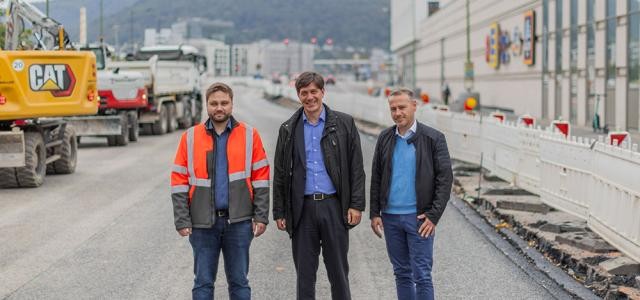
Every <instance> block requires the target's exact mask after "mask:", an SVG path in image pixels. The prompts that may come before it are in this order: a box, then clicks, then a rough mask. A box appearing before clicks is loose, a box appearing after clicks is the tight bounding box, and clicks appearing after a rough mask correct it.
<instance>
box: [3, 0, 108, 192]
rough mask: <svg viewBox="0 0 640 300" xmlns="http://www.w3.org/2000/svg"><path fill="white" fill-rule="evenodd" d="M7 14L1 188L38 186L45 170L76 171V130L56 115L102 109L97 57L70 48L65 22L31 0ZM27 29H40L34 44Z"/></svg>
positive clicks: (19, 3) (12, 3) (13, 6)
mask: <svg viewBox="0 0 640 300" xmlns="http://www.w3.org/2000/svg"><path fill="white" fill-rule="evenodd" d="M7 12H8V14H7V26H6V28H7V31H6V38H5V45H4V47H3V48H2V49H0V188H11V187H37V186H40V185H42V183H43V182H44V177H45V174H52V173H54V174H69V173H73V172H74V171H75V168H76V163H77V141H76V136H75V133H74V131H73V129H72V128H71V127H70V126H67V125H68V124H67V123H66V122H65V121H64V120H60V119H57V118H58V117H64V116H78V115H93V114H96V112H97V111H98V104H99V101H98V90H97V76H96V58H95V55H94V54H93V53H91V52H78V51H75V50H73V49H71V47H70V46H71V43H70V41H69V38H68V35H67V34H66V32H65V31H64V28H63V27H62V25H60V24H59V23H57V22H55V21H54V20H52V19H50V18H47V17H46V16H44V15H43V14H42V13H41V12H40V11H39V10H38V9H37V8H35V7H33V6H32V5H30V4H29V3H26V2H22V1H18V0H11V1H10V2H9V6H8V11H7ZM26 26H31V28H25V27H26ZM25 32H26V33H29V32H33V33H36V34H34V35H33V38H35V42H33V41H25V40H23V39H22V38H21V37H24V36H25V34H24V33H25ZM51 118H53V119H51Z"/></svg>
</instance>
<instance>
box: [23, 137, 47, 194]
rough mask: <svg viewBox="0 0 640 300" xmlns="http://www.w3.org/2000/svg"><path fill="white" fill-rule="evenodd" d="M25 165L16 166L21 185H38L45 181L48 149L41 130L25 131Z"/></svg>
mask: <svg viewBox="0 0 640 300" xmlns="http://www.w3.org/2000/svg"><path fill="white" fill-rule="evenodd" d="M24 148H25V149H24V150H25V166H24V167H19V168H16V171H17V172H16V173H17V176H16V177H17V179H18V185H19V186H21V187H38V186H40V185H42V183H43V182H44V175H45V172H46V171H47V167H46V164H45V162H46V159H47V154H46V149H45V147H44V140H43V138H42V135H41V134H40V133H39V132H31V131H27V132H25V133H24Z"/></svg>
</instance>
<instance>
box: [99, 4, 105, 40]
mask: <svg viewBox="0 0 640 300" xmlns="http://www.w3.org/2000/svg"><path fill="white" fill-rule="evenodd" d="M102 2H103V0H100V43H101V44H102V43H104V18H103V16H104V6H103V3H102Z"/></svg>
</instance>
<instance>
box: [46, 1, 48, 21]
mask: <svg viewBox="0 0 640 300" xmlns="http://www.w3.org/2000/svg"><path fill="white" fill-rule="evenodd" d="M46 3H47V9H46V10H47V18H48V17H49V0H47V1H46Z"/></svg>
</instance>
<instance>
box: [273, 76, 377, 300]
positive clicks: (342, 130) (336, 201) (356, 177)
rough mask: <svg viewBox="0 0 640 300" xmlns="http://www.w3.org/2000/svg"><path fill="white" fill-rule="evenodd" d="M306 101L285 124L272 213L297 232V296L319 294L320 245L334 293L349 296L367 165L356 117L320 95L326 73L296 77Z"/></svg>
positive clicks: (280, 226) (293, 235)
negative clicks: (353, 235)
mask: <svg viewBox="0 0 640 300" xmlns="http://www.w3.org/2000/svg"><path fill="white" fill-rule="evenodd" d="M296 91H297V93H298V98H299V99H300V102H301V103H302V108H300V109H298V110H297V111H296V112H295V113H294V114H293V116H292V117H291V118H290V119H289V120H287V121H286V122H284V123H283V124H282V126H280V132H279V136H278V143H277V146H276V154H275V162H274V170H275V171H274V180H273V217H274V220H276V223H277V226H278V229H280V230H286V231H287V232H288V233H289V236H290V237H291V238H292V250H293V261H294V264H295V266H296V274H297V292H296V294H297V298H298V299H315V282H316V271H317V269H318V256H319V254H320V249H321V248H322V254H323V257H324V261H325V265H326V268H327V273H328V277H329V282H330V283H331V294H332V298H333V299H351V293H350V289H349V277H348V273H349V265H348V262H347V252H348V249H349V234H348V229H349V228H351V227H353V226H356V225H357V224H358V223H359V222H360V217H361V212H362V211H363V210H364V209H365V205H366V204H365V203H366V202H365V187H364V182H365V173H364V169H363V165H362V150H361V148H360V136H359V133H358V129H357V128H356V126H355V123H354V121H353V118H352V117H351V116H349V115H347V114H344V113H341V112H337V111H333V110H331V109H330V108H329V107H328V106H326V105H324V104H323V103H322V99H323V97H324V79H323V78H322V76H320V74H317V73H314V72H305V73H303V74H301V75H300V76H299V77H298V79H297V80H296Z"/></svg>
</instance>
